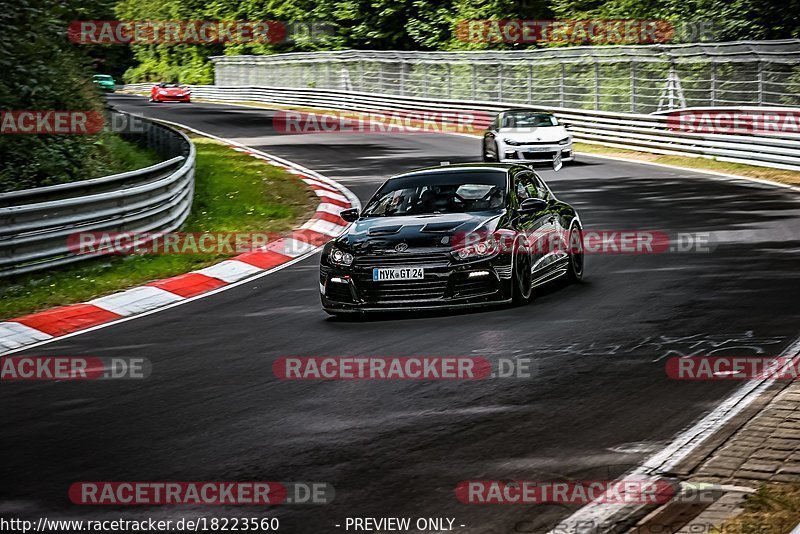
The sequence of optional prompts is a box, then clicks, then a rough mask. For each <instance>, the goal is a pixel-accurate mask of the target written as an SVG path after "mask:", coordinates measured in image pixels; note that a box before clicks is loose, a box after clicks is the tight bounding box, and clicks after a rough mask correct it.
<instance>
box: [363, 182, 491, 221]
mask: <svg viewBox="0 0 800 534" xmlns="http://www.w3.org/2000/svg"><path fill="white" fill-rule="evenodd" d="M505 198H506V175H505V173H504V172H493V173H487V172H483V173H468V172H464V173H435V174H427V175H421V176H410V177H406V178H394V179H391V180H389V181H388V182H386V183H385V184H384V185H383V187H381V188H380V189H379V190H378V192H377V193H375V196H374V197H373V198H372V200H371V201H370V202H369V204H368V205H367V207H366V208H364V211H363V213H362V215H363V216H366V217H391V216H402V215H432V214H438V213H469V212H477V211H497V210H500V209H502V208H503V206H504V205H505Z"/></svg>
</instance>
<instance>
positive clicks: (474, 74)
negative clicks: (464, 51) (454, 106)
mask: <svg viewBox="0 0 800 534" xmlns="http://www.w3.org/2000/svg"><path fill="white" fill-rule="evenodd" d="M477 82H478V80H477V72H475V63H472V99H473V100H476V99H477V98H478V96H477V94H478V92H477Z"/></svg>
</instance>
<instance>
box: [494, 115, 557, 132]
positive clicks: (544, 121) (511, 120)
mask: <svg viewBox="0 0 800 534" xmlns="http://www.w3.org/2000/svg"><path fill="white" fill-rule="evenodd" d="M547 126H558V120H557V119H556V118H555V117H554V116H553V115H552V114H550V113H540V112H531V111H510V112H507V113H505V114H504V115H503V121H502V124H501V125H500V128H501V129H503V130H505V129H521V128H542V127H547Z"/></svg>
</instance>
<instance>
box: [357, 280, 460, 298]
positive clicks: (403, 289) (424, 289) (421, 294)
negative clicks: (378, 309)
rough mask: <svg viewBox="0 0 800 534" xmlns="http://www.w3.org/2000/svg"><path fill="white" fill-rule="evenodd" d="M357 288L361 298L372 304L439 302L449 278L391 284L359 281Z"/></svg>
mask: <svg viewBox="0 0 800 534" xmlns="http://www.w3.org/2000/svg"><path fill="white" fill-rule="evenodd" d="M356 288H357V290H358V293H359V296H360V297H361V298H362V299H364V300H366V301H367V302H371V303H382V302H387V303H388V302H394V303H397V302H415V301H425V300H437V299H441V298H443V297H444V293H445V291H446V290H447V278H446V277H443V278H441V279H425V280H396V281H389V282H373V281H372V280H371V279H370V280H359V281H358V282H357V285H356Z"/></svg>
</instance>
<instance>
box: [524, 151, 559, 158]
mask: <svg viewBox="0 0 800 534" xmlns="http://www.w3.org/2000/svg"><path fill="white" fill-rule="evenodd" d="M555 155H556V153H555V152H523V153H522V157H523V158H524V159H553V156H555Z"/></svg>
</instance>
